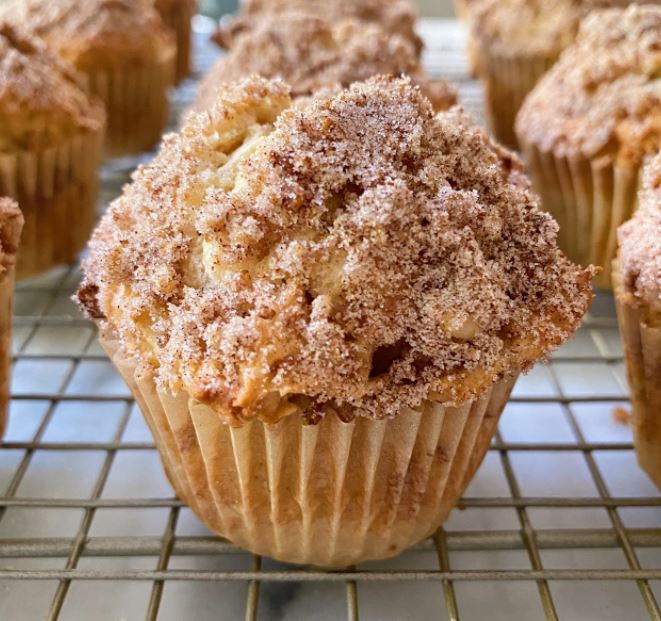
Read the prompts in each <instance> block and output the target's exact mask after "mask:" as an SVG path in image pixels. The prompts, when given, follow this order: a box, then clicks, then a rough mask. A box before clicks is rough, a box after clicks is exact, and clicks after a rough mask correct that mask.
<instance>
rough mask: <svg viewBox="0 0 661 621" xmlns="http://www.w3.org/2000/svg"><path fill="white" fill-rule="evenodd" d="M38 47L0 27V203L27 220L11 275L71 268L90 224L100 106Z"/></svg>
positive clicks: (102, 117)
mask: <svg viewBox="0 0 661 621" xmlns="http://www.w3.org/2000/svg"><path fill="white" fill-rule="evenodd" d="M82 84H83V78H82V76H81V75H79V74H78V73H77V72H76V71H74V69H73V68H72V67H70V66H69V65H68V64H67V63H65V62H64V61H63V60H62V59H61V58H59V57H58V56H56V55H55V54H54V53H53V52H52V51H51V50H50V49H48V48H47V47H46V45H44V43H42V42H41V41H39V40H38V39H34V38H30V37H28V36H27V35H25V34H24V33H19V32H18V31H17V30H16V29H14V28H12V27H11V26H9V25H8V24H1V23H0V196H9V197H11V198H13V199H15V200H17V201H18V203H19V204H20V205H21V208H22V210H23V214H24V217H25V227H24V230H23V238H22V239H23V241H22V244H21V251H20V253H19V256H18V260H17V266H16V273H17V276H18V278H25V277H27V276H32V275H35V274H39V273H40V272H44V271H46V270H48V269H50V268H52V267H55V266H56V265H60V264H62V263H69V262H71V261H73V259H74V258H75V257H76V255H77V254H78V253H79V252H80V251H81V250H82V249H83V247H84V246H85V243H86V242H87V239H88V238H89V235H90V233H91V232H92V228H93V226H94V220H95V206H96V198H97V194H98V173H97V169H98V167H99V165H100V163H101V148H102V144H103V131H104V127H105V119H106V116H105V111H104V108H103V103H102V102H101V101H100V100H98V99H97V98H96V97H93V96H90V95H88V94H87V93H86V92H85V91H84V90H83V86H82Z"/></svg>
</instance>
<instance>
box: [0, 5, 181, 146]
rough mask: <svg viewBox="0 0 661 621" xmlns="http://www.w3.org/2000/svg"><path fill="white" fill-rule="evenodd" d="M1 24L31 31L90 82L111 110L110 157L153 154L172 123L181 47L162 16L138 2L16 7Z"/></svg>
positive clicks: (3, 11) (3, 14)
mask: <svg viewBox="0 0 661 621" xmlns="http://www.w3.org/2000/svg"><path fill="white" fill-rule="evenodd" d="M0 20H4V21H7V22H9V23H11V24H14V25H17V26H19V27H21V28H25V29H28V30H30V32H32V33H33V34H34V35H35V36H37V37H40V38H41V39H43V40H44V41H45V42H46V43H47V44H48V45H49V46H50V47H51V48H52V49H53V50H54V51H56V52H57V53H58V54H59V55H60V56H61V57H62V58H63V59H65V60H66V61H67V62H69V63H71V64H72V65H73V66H74V67H75V68H76V69H78V70H79V71H80V72H81V73H83V74H85V76H86V77H87V84H88V88H89V90H90V91H91V92H92V93H94V94H95V95H97V96H98V97H99V98H100V99H102V100H103V102H104V103H105V105H106V109H107V113H108V128H107V132H106V143H105V150H106V153H107V155H110V156H120V155H128V154H132V153H138V152H141V151H147V150H149V149H151V148H152V147H154V146H155V145H156V143H157V142H158V141H159V140H160V138H161V134H162V132H163V130H164V128H165V127H166V124H167V120H168V97H167V93H168V89H169V88H170V86H172V84H173V83H174V72H175V62H176V60H175V56H176V44H175V41H174V36H173V35H172V34H171V33H170V32H169V31H168V30H167V29H166V27H165V25H164V24H163V21H162V20H161V18H160V16H159V15H158V13H157V12H156V9H155V8H154V7H153V6H151V4H150V3H148V2H136V1H134V0H49V1H48V2H44V1H43V0H13V1H12V2H9V3H8V4H6V5H3V6H2V8H0Z"/></svg>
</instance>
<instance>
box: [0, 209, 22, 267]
mask: <svg viewBox="0 0 661 621" xmlns="http://www.w3.org/2000/svg"><path fill="white" fill-rule="evenodd" d="M22 231H23V213H22V212H21V210H20V209H19V208H18V205H17V204H16V203H15V202H14V201H13V200H11V199H9V198H0V278H2V277H3V276H4V273H5V272H6V271H7V270H8V269H9V268H10V267H11V266H12V265H15V263H16V252H17V251H18V244H19V242H20V239H21V232H22Z"/></svg>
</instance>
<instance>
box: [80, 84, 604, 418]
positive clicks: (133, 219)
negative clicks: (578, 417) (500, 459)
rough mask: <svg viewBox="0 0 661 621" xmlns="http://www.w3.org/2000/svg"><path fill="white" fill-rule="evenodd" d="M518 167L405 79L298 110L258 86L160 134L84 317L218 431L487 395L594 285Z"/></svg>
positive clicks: (539, 351) (96, 241)
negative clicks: (559, 241)
mask: <svg viewBox="0 0 661 621" xmlns="http://www.w3.org/2000/svg"><path fill="white" fill-rule="evenodd" d="M538 206H539V200H538V198H537V197H536V196H535V195H534V194H533V193H532V192H531V190H530V187H529V183H528V181H527V179H526V178H525V176H524V175H523V173H522V165H521V163H520V161H519V160H518V159H517V158H516V156H514V155H513V154H511V153H510V152H508V151H505V150H504V149H501V148H500V147H498V146H497V145H495V144H494V143H493V142H492V141H491V140H490V139H489V138H488V136H487V135H486V133H485V132H484V131H483V130H481V129H478V128H476V127H475V126H473V125H472V123H471V121H470V120H469V119H468V118H467V117H466V116H465V115H464V114H463V113H462V112H461V111H460V110H459V109H458V108H454V109H452V110H451V111H449V112H443V113H440V114H438V115H436V116H435V115H434V114H433V112H432V107H431V105H430V103H429V101H428V100H427V99H426V98H425V97H424V96H423V95H422V94H421V92H420V90H419V89H418V88H417V87H414V86H413V85H412V84H411V82H410V81H409V80H407V79H394V78H385V77H380V78H374V79H372V80H369V81H368V82H366V83H358V84H355V85H353V86H352V87H351V88H350V89H349V90H346V91H344V92H342V93H340V94H339V95H336V96H332V97H328V98H325V99H324V98H315V99H314V100H312V101H311V102H310V104H309V105H308V106H307V107H305V108H303V109H297V108H293V107H291V100H290V98H289V94H288V92H287V87H286V86H285V85H284V84H283V83H282V82H279V81H272V82H269V81H266V80H263V79H257V78H253V79H250V80H247V81H245V82H241V83H238V84H234V85H231V86H228V87H227V88H226V89H225V90H224V91H222V92H221V93H220V96H219V98H218V100H217V101H216V103H215V105H214V106H213V108H212V109H211V110H210V111H208V112H206V113H203V114H199V115H192V116H191V117H190V118H189V119H188V122H187V124H186V126H185V127H184V128H183V130H182V132H181V134H180V135H171V136H168V137H166V139H165V144H164V146H163V148H162V150H161V152H160V154H159V155H158V156H157V157H156V159H155V160H154V162H153V163H152V164H150V165H149V166H146V167H143V168H141V169H140V170H139V171H138V172H137V174H136V175H135V178H134V182H133V184H132V185H130V186H128V187H127V188H126V190H125V193H124V195H123V196H122V197H121V198H119V199H118V200H117V201H115V202H114V203H113V205H112V206H111V208H110V211H109V213H108V214H107V215H106V216H105V218H104V219H103V221H102V223H101V225H100V226H99V228H98V230H97V231H96V233H95V235H94V237H93V239H92V242H91V246H90V250H91V252H90V257H89V259H88V260H87V261H86V262H85V265H84V271H85V276H86V279H85V283H84V284H83V287H82V289H81V295H80V296H79V300H80V303H81V304H82V305H83V306H84V307H85V308H87V309H88V311H89V312H90V313H91V314H93V315H95V316H97V317H98V316H100V315H102V316H103V319H100V320H99V322H100V324H101V328H102V329H103V330H105V331H106V333H107V335H108V337H109V338H113V339H118V340H119V344H120V346H121V348H122V349H123V350H124V351H125V352H127V353H129V354H130V355H133V356H137V358H138V359H139V360H140V361H142V362H143V363H145V364H149V365H152V366H153V367H154V369H155V370H156V375H157V377H158V379H159V381H160V382H161V384H162V386H163V387H164V388H165V389H167V390H169V391H174V392H176V391H178V390H180V389H185V390H186V391H187V392H188V393H189V394H191V395H192V396H193V397H194V398H195V399H198V400H200V401H202V402H204V403H207V404H210V405H212V406H213V407H215V408H216V409H217V411H218V412H219V414H220V415H221V416H223V417H224V418H225V419H226V420H228V421H230V422H238V421H240V420H244V419H249V418H251V417H260V418H261V419H263V420H266V421H274V420H277V419H279V418H281V417H283V416H287V415H289V414H292V413H293V412H303V413H304V414H305V416H307V417H308V419H309V420H311V421H313V420H318V418H319V416H323V415H324V414H325V413H328V412H337V413H338V414H339V415H340V416H342V417H344V418H350V417H352V416H354V415H359V416H369V417H376V418H383V417H389V416H394V415H396V414H397V413H398V412H400V411H401V410H402V409H405V408H406V407H418V406H419V405H420V404H421V402H422V401H423V400H424V399H425V398H428V397H429V398H433V399H436V400H438V401H442V402H444V403H452V402H458V401H462V400H464V399H467V398H471V397H474V396H476V395H478V394H481V393H482V392H483V391H484V390H485V389H487V388H488V387H489V386H490V385H491V384H492V383H493V382H494V380H496V379H498V378H499V377H502V376H503V375H507V374H509V373H513V372H517V371H519V370H521V369H525V368H528V367H529V366H530V365H531V364H533V363H534V362H535V361H536V360H537V359H539V358H540V357H543V356H544V355H545V354H547V353H548V352H549V351H550V350H551V349H552V348H553V347H555V346H556V345H558V344H559V343H561V342H562V341H563V340H565V339H566V338H568V337H569V336H570V335H571V334H572V333H573V332H574V330H575V329H576V327H577V325H578V323H579V321H580V318H581V317H582V315H583V314H584V313H585V311H586V309H587V307H588V305H589V302H590V300H591V293H590V285H589V280H590V277H591V275H592V271H591V270H585V271H584V270H583V269H581V268H580V267H578V266H576V265H573V264H571V263H570V262H569V261H568V260H567V259H566V258H565V257H564V256H563V255H562V253H561V252H560V251H559V250H558V248H557V245H556V232H557V226H556V224H555V223H554V222H553V220H552V219H551V218H550V216H548V215H546V214H544V213H542V212H541V211H539V210H538Z"/></svg>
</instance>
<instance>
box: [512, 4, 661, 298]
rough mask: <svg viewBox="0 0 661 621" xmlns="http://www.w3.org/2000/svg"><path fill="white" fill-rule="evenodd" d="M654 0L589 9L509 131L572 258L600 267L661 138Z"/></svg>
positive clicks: (660, 24)
mask: <svg viewBox="0 0 661 621" xmlns="http://www.w3.org/2000/svg"><path fill="white" fill-rule="evenodd" d="M659 71H661V6H651V5H644V6H637V5H631V6H630V7H628V8H625V9H614V8H611V9H603V10H599V11H594V12H592V13H591V14H590V15H589V16H588V17H587V18H586V19H585V20H584V21H583V23H582V25H581V29H580V32H579V34H578V37H577V40H576V43H575V44H574V45H572V46H571V47H570V48H568V49H567V50H566V51H565V52H564V53H563V54H562V56H561V58H560V60H559V61H558V62H557V63H556V65H555V66H554V67H553V68H552V69H551V70H550V71H549V73H548V74H546V76H544V77H543V78H542V80H541V81H540V82H539V83H538V85H537V86H536V87H535V88H534V90H533V91H532V93H530V95H529V96H528V98H527V99H526V101H525V103H524V104H523V107H522V108H521V111H520V112H519V115H518V117H517V122H516V131H517V135H518V137H519V142H520V144H521V148H522V151H523V153H524V155H525V158H526V160H527V164H528V166H529V170H530V173H531V175H532V178H533V182H534V183H535V186H536V189H537V190H538V191H539V193H540V194H541V195H542V199H543V204H544V208H545V209H547V210H548V211H550V212H551V213H552V214H553V215H554V217H555V218H556V219H557V220H558V222H559V224H560V245H561V247H562V248H563V249H564V250H565V252H567V254H568V255H569V256H570V257H571V258H572V259H573V260H575V261H578V262H583V263H594V264H596V265H600V266H603V267H604V273H603V274H602V275H601V276H600V277H599V279H598V281H597V282H598V284H599V285H600V286H602V287H610V285H611V280H610V273H611V264H612V261H613V258H614V256H615V251H616V247H617V228H618V227H619V226H620V224H622V223H623V222H624V221H626V220H628V219H629V218H630V217H631V215H632V213H633V211H634V209H635V207H636V193H637V190H638V186H639V178H640V171H641V167H642V163H643V160H644V158H645V156H646V155H649V154H656V153H657V152H658V151H659V149H660V148H661V83H660V82H659V79H658V75H659Z"/></svg>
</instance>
